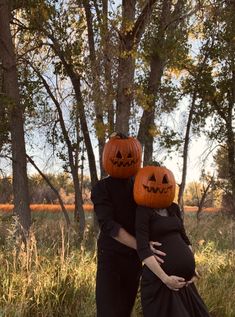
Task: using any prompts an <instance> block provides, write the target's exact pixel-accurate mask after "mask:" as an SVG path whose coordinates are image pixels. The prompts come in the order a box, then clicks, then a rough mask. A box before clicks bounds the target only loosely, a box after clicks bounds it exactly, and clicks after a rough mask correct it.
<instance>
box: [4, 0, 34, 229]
mask: <svg viewBox="0 0 235 317" xmlns="http://www.w3.org/2000/svg"><path fill="white" fill-rule="evenodd" d="M0 59H1V61H2V68H3V87H4V93H5V95H6V97H7V101H6V102H7V111H8V116H9V122H10V131H11V146H12V147H11V148H12V171H13V192H14V212H15V213H16V214H17V215H18V216H19V222H20V225H21V227H22V229H23V230H22V233H23V234H25V233H26V234H27V232H28V230H29V228H30V225H31V213H30V208H29V194H28V179H27V163H26V152H25V139H24V118H23V113H24V108H23V105H22V103H21V101H20V93H19V83H18V78H17V65H16V56H15V50H14V45H13V40H12V35H11V30H10V7H9V1H6V0H1V1H0Z"/></svg>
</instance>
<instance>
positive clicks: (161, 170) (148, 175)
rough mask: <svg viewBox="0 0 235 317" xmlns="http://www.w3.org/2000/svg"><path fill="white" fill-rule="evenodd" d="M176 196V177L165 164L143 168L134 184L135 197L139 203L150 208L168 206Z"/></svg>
mask: <svg viewBox="0 0 235 317" xmlns="http://www.w3.org/2000/svg"><path fill="white" fill-rule="evenodd" d="M174 197H175V178H174V175H173V173H172V172H171V171H170V170H169V169H167V168H166V167H164V166H145V167H143V168H141V169H140V170H139V171H138V173H137V175H136V177H135V184H134V199H135V201H136V203H137V204H138V205H141V206H146V207H150V208H167V207H169V206H170V205H171V204H172V202H173V200H174Z"/></svg>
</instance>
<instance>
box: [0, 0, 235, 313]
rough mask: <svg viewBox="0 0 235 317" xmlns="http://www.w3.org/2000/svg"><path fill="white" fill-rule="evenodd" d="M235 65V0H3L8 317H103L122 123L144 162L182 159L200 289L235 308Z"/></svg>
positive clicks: (0, 92) (182, 196) (1, 110)
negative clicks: (98, 298)
mask: <svg viewBox="0 0 235 317" xmlns="http://www.w3.org/2000/svg"><path fill="white" fill-rule="evenodd" d="M234 62H235V1H234V0H226V1H223V0H200V1H199V0H195V1H194V0H159V1H157V0H128V1H127V0H123V1H122V2H121V1H112V0H109V1H108V0H50V1H49V0H8V1H7V0H0V116H1V120H0V168H1V178H0V203H1V204H4V206H5V207H6V204H10V203H11V204H13V210H12V211H10V212H7V213H6V212H5V211H4V210H5V209H4V208H5V207H4V206H3V207H2V205H1V226H0V237H1V238H0V242H1V249H2V253H1V256H0V261H1V266H0V272H1V279H0V280H1V282H0V307H1V309H0V313H1V314H2V316H70V315H71V316H72V315H73V316H74V314H76V316H95V308H94V278H95V261H96V253H95V239H96V235H97V231H98V227H97V223H96V219H95V218H94V217H93V213H92V211H91V212H87V210H88V207H87V204H89V203H90V201H89V191H90V188H91V186H93V185H94V184H95V183H96V181H97V180H98V179H99V178H101V177H103V176H104V175H105V173H104V170H103V168H102V164H101V154H102V151H103V147H104V144H105V142H106V140H107V138H108V135H110V133H111V132H113V131H121V132H123V133H126V134H130V135H134V136H137V137H138V139H139V141H140V142H141V144H142V147H143V164H144V165H145V164H146V163H147V162H148V161H151V160H157V161H159V160H160V161H162V162H163V163H164V160H165V159H166V158H168V157H174V158H177V159H178V161H179V162H178V164H179V165H180V166H181V171H182V173H181V175H180V181H179V183H178V188H179V190H178V192H177V197H176V201H178V203H179V204H180V206H181V208H182V209H183V210H184V206H185V205H191V206H197V209H196V211H197V212H196V214H194V213H185V222H186V226H187V229H188V232H189V235H190V236H191V238H192V241H193V242H194V244H195V254H196V259H197V261H198V265H199V266H200V267H201V271H202V273H203V274H202V275H203V278H202V279H201V280H199V282H198V283H199V284H198V287H199V289H200V292H201V293H202V295H203V298H205V300H206V303H207V305H208V307H209V309H210V311H211V312H212V314H213V316H217V317H224V316H230V317H231V316H235V307H234V303H233V301H232V298H234V296H235V282H234V277H233V276H234V270H235V267H234V248H235V242H234V241H235V229H234V228H235V225H234V215H235V153H234V149H235V148H234V140H235V138H234V106H235V64H234ZM178 118H179V119H178ZM199 137H203V138H204V139H205V140H206V143H207V145H208V147H207V152H206V155H204V157H203V158H202V163H203V161H205V165H204V166H203V164H202V169H201V175H200V178H199V180H198V182H196V183H195V182H194V183H188V182H187V176H188V173H190V171H188V158H189V153H190V146H191V144H192V142H193V141H194V140H196V139H198V138H199ZM209 155H210V157H213V162H214V169H213V170H210V171H208V170H207V169H206V161H207V160H208V157H209ZM51 162H56V165H57V166H58V170H57V171H56V172H55V170H53V169H52V168H51V166H52V163H51ZM29 169H30V170H31V172H30V173H29ZM50 169H52V170H51V171H50ZM32 171H34V172H32ZM35 203H36V204H45V203H49V204H55V203H56V204H59V206H60V210H61V211H62V213H58V212H57V213H51V212H50V211H49V210H48V208H46V207H43V206H42V209H41V210H42V211H44V212H42V211H41V212H32V210H33V207H32V206H33V204H35ZM68 205H70V209H71V206H72V209H73V213H71V212H68ZM89 206H90V205H89ZM205 207H215V208H217V209H216V210H217V212H216V213H215V212H214V213H210V212H208V211H204V208H205ZM89 208H90V207H89ZM90 209H91V208H90ZM90 209H89V210H90ZM185 210H186V208H185ZM218 210H219V211H218ZM49 233H50V234H49ZM75 273H76V274H75ZM215 289H216V291H215ZM78 298H79V299H78ZM134 314H136V316H141V308H140V304H139V300H137V303H136V309H135V312H134Z"/></svg>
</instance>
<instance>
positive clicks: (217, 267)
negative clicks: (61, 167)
mask: <svg viewBox="0 0 235 317" xmlns="http://www.w3.org/2000/svg"><path fill="white" fill-rule="evenodd" d="M86 217H87V222H88V223H90V222H91V217H92V212H90V213H86ZM0 219H1V221H0V248H1V252H0V316H6V317H16V316H17V317H26V316H27V317H29V316H30V317H31V316H33V317H39V316H40V317H49V316H50V317H52V316H53V317H57V316H58V317H63V316H65V317H67V316H68V317H70V316H75V317H95V295H94V290H95V270H96V252H95V237H94V235H93V233H92V227H91V226H90V225H88V228H87V231H86V236H87V238H86V240H85V241H84V243H83V244H82V245H78V243H77V234H76V230H77V229H76V226H75V225H74V226H72V227H71V229H70V230H69V232H66V229H65V224H64V220H63V216H62V215H61V214H60V213H54V212H49V211H47V212H46V211H45V212H43V213H42V212H41V213H40V212H34V213H33V226H32V231H31V235H30V241H29V244H28V247H27V249H24V248H23V246H22V245H21V244H20V243H19V242H18V241H16V240H15V235H14V229H15V228H14V222H13V220H12V218H11V217H5V213H4V215H3V216H2V217H1V218H0ZM185 225H186V229H187V232H188V235H189V237H190V239H191V241H192V243H193V246H194V250H195V256H196V261H197V267H198V270H199V271H200V273H201V278H200V279H199V281H198V282H197V287H198V289H199V292H200V294H201V295H202V297H203V299H204V300H205V302H206V304H207V305H208V307H209V310H210V312H211V314H212V316H213V317H235V303H234V299H235V278H234V276H235V222H234V221H232V220H231V219H230V218H228V217H226V215H223V214H221V213H218V212H217V213H210V212H208V213H206V214H204V215H203V217H202V219H201V221H200V223H199V224H197V221H196V217H195V214H194V213H193V212H191V213H187V214H186V216H185ZM133 316H135V317H140V316H142V313H141V306H140V302H139V298H137V301H136V306H135V311H134V312H133ZM120 317H121V316H120Z"/></svg>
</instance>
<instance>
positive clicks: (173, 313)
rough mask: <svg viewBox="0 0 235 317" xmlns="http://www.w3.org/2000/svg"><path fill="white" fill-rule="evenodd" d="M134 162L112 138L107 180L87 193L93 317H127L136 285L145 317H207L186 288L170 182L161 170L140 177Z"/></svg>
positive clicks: (130, 147)
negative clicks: (95, 226)
mask: <svg viewBox="0 0 235 317" xmlns="http://www.w3.org/2000/svg"><path fill="white" fill-rule="evenodd" d="M141 154H142V153H141V146H140V144H139V142H138V141H137V140H136V139H134V138H131V137H126V136H124V135H123V134H121V133H115V134H113V135H111V137H110V139H109V141H108V142H107V143H106V145H105V148H104V152H103V158H102V161H103V166H104V169H105V171H106V172H107V173H108V174H109V176H108V177H106V178H104V179H102V180H100V181H98V182H97V184H96V185H95V186H94V187H93V189H92V193H91V199H92V202H93V204H94V211H95V213H96V216H97V219H98V222H99V226H100V235H99V238H98V242H97V276H96V307H97V317H130V316H131V311H132V309H133V306H134V302H135V299H136V295H137V291H138V287H139V280H140V277H141V288H140V290H141V304H142V309H143V315H144V317H208V316H209V313H208V311H207V308H206V306H205V304H204V302H203V300H202V299H201V297H200V295H199V294H198V292H197V289H196V287H195V285H194V283H193V281H194V278H195V274H196V273H195V261H194V256H193V253H192V249H191V244H190V241H189V239H188V237H187V235H186V233H185V229H184V225H183V221H182V219H181V213H180V210H179V207H178V205H177V204H175V203H173V199H174V189H175V183H174V184H173V185H172V184H171V183H170V182H171V181H172V180H171V178H172V177H173V174H172V173H171V172H170V171H169V170H167V169H166V168H164V167H163V169H164V171H163V175H160V174H161V173H162V170H161V168H162V167H154V166H148V167H144V168H142V169H140V164H141ZM137 172H138V173H137ZM168 173H169V174H168ZM136 174H137V175H136ZM133 176H135V177H133ZM160 178H161V180H160V182H159V179H160ZM173 179H174V177H173ZM142 263H143V264H144V265H143V266H142Z"/></svg>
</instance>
